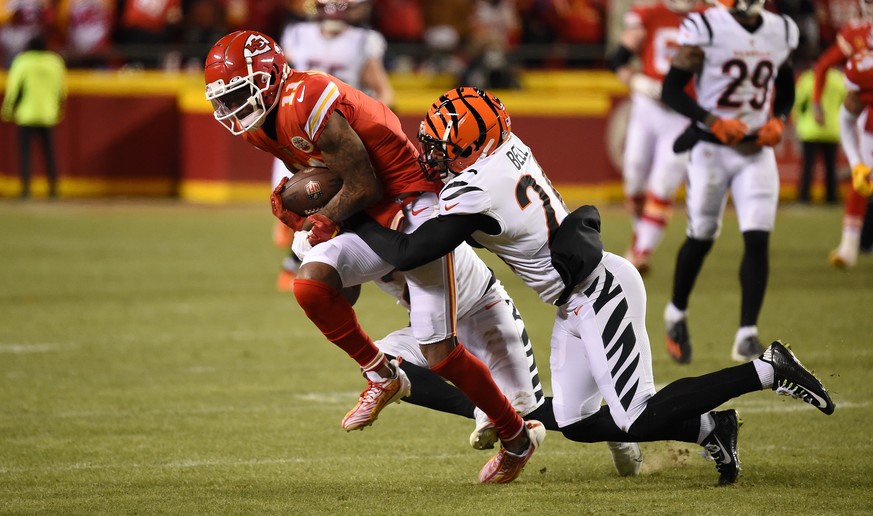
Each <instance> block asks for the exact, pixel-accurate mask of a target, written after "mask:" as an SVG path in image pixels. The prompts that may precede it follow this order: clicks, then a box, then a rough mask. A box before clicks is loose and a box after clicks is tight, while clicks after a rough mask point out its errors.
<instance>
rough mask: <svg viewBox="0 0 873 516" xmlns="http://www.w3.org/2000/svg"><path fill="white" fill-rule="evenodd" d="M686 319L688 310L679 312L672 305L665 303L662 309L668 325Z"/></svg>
mask: <svg viewBox="0 0 873 516" xmlns="http://www.w3.org/2000/svg"><path fill="white" fill-rule="evenodd" d="M687 318H688V310H679V309H678V308H676V305H674V304H673V303H667V308H665V309H664V320H666V321H667V322H668V323H671V324H673V323H677V322H679V321H683V320H685V319H687Z"/></svg>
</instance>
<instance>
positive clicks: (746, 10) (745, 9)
mask: <svg viewBox="0 0 873 516" xmlns="http://www.w3.org/2000/svg"><path fill="white" fill-rule="evenodd" d="M706 3H708V4H711V5H720V6H722V7H724V8H726V9H728V10H729V11H730V12H732V13H734V14H740V15H743V16H757V15H759V14H761V11H763V10H764V4H765V3H767V0H706Z"/></svg>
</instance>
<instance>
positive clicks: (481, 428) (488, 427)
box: [470, 407, 498, 450]
mask: <svg viewBox="0 0 873 516" xmlns="http://www.w3.org/2000/svg"><path fill="white" fill-rule="evenodd" d="M473 417H474V418H475V419H476V429H475V430H473V433H471V434H470V446H472V447H473V449H475V450H490V449H492V448H494V444H495V443H496V442H497V441H498V437H497V429H496V428H494V423H492V422H491V420H490V419H488V416H487V415H486V414H485V413H484V412H482V410H480V409H479V407H476V408H475V409H474V410H473Z"/></svg>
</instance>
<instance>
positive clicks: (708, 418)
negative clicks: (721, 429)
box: [696, 412, 715, 444]
mask: <svg viewBox="0 0 873 516" xmlns="http://www.w3.org/2000/svg"><path fill="white" fill-rule="evenodd" d="M713 430H715V418H713V417H712V414H710V413H709V412H707V413H706V414H701V415H700V432H699V433H698V434H697V441H696V442H697V444H703V440H704V439H706V438H707V436H709V434H711V433H712V431H713Z"/></svg>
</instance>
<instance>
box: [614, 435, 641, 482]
mask: <svg viewBox="0 0 873 516" xmlns="http://www.w3.org/2000/svg"><path fill="white" fill-rule="evenodd" d="M606 445H607V446H608V447H609V452H610V453H612V463H613V464H615V470H616V471H617V472H618V474H619V475H621V476H623V477H633V476H636V475H639V474H640V466H641V465H642V464H643V451H642V449H641V448H640V444H639V443H616V442H612V441H609V442H607V443H606Z"/></svg>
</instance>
